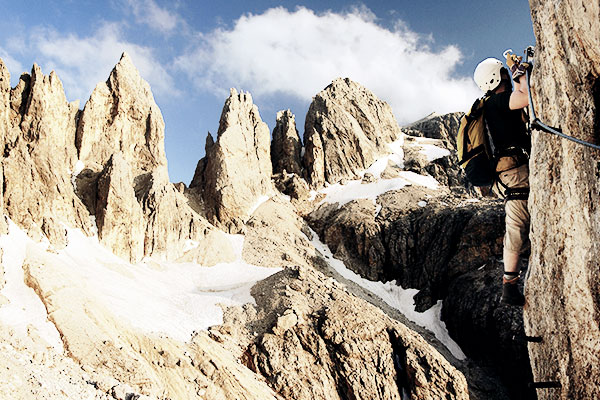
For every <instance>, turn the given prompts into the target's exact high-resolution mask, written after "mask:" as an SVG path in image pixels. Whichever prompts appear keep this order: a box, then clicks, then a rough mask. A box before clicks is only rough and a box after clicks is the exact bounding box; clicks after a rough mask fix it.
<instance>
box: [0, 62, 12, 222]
mask: <svg viewBox="0 0 600 400" xmlns="http://www.w3.org/2000/svg"><path fill="white" fill-rule="evenodd" d="M10 90H11V87H10V74H9V72H8V69H7V68H6V66H5V65H4V62H3V61H2V59H0V143H4V138H5V137H6V136H7V135H8V131H9V129H10ZM0 157H1V158H0V160H1V159H3V158H4V154H2V155H0ZM3 169H4V168H3V167H2V163H0V183H1V185H0V213H1V214H2V215H4V171H3ZM4 233H7V226H6V222H5V220H4V218H0V234H4Z"/></svg>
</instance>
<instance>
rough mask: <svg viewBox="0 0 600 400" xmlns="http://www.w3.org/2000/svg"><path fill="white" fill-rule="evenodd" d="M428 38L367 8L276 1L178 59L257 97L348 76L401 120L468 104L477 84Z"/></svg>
mask: <svg viewBox="0 0 600 400" xmlns="http://www.w3.org/2000/svg"><path fill="white" fill-rule="evenodd" d="M430 44H431V38H429V37H425V36H422V35H419V34H416V33H414V32H412V31H410V30H409V29H408V28H407V27H406V26H405V25H404V24H403V23H402V22H401V21H398V23H397V24H396V26H395V27H394V28H393V29H386V28H384V27H382V26H380V25H378V23H377V20H376V17H375V16H374V15H373V14H372V13H371V12H370V11H369V10H368V9H366V8H364V7H363V8H355V9H353V10H351V11H349V12H346V13H334V12H326V13H322V14H317V13H315V12H313V11H312V10H309V9H306V8H303V7H299V8H297V9H296V10H295V11H288V10H287V9H285V8H282V7H278V8H272V9H269V10H267V11H265V12H264V13H263V14H260V15H252V14H249V15H245V16H242V17H241V18H239V19H238V20H237V21H236V22H235V24H234V25H233V27H232V28H231V29H223V28H221V29H217V30H215V31H213V32H210V33H208V34H199V35H198V36H197V37H196V41H195V45H194V47H193V48H192V49H191V50H189V51H188V52H187V53H186V54H184V55H182V56H180V57H178V59H177V60H176V66H177V67H178V68H179V69H181V70H182V71H184V72H185V73H186V74H187V75H188V76H189V78H190V79H191V80H192V81H193V82H194V84H195V86H196V87H197V88H199V89H201V90H210V91H213V92H214V93H215V94H217V95H218V96H223V95H226V92H225V90H226V89H227V88H229V87H241V88H242V89H244V90H249V91H250V92H251V93H255V94H257V95H263V96H270V95H273V96H276V95H278V94H286V95H292V96H295V97H297V98H299V99H302V100H306V99H310V98H311V97H312V96H314V95H315V94H316V93H317V92H319V91H320V90H322V89H323V88H324V87H325V86H327V85H328V84H329V83H330V82H331V81H332V80H333V79H334V78H336V77H349V78H350V79H352V80H355V81H357V82H359V83H361V84H362V85H364V86H366V87H367V88H368V89H370V90H372V91H373V92H374V93H375V94H376V95H377V96H378V97H380V98H381V99H383V100H385V101H387V102H388V103H389V104H390V105H391V106H392V108H393V109H394V112H395V114H396V117H397V118H398V120H399V122H400V123H406V122H411V121H413V120H416V119H419V118H421V117H424V116H425V115H428V114H429V113H431V112H434V111H435V112H438V113H445V112H452V111H459V110H463V109H466V108H468V106H469V105H470V104H471V103H472V101H473V99H474V98H475V97H477V96H479V91H478V89H477V88H476V86H475V85H474V83H473V82H472V81H471V79H470V78H456V77H454V76H453V72H454V69H455V67H456V66H457V65H458V64H459V63H460V60H461V53H460V50H459V49H458V48H457V47H455V46H447V47H445V48H443V49H441V50H439V51H433V50H431V48H430V46H429V45H430Z"/></svg>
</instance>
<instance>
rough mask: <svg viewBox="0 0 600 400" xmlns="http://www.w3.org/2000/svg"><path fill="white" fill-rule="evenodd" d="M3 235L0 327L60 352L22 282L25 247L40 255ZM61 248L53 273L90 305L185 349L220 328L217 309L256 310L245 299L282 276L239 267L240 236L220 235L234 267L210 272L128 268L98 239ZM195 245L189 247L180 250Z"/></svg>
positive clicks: (168, 266)
mask: <svg viewBox="0 0 600 400" xmlns="http://www.w3.org/2000/svg"><path fill="white" fill-rule="evenodd" d="M9 229H10V231H9V232H10V233H9V234H8V235H3V236H0V247H2V249H3V251H4V256H3V265H4V271H5V279H6V285H5V287H4V288H3V289H2V291H1V292H0V293H1V294H2V295H4V296H5V297H6V298H8V300H9V301H10V303H9V304H7V305H5V306H3V307H1V308H0V321H1V322H2V323H3V324H6V325H8V326H11V327H13V328H15V329H17V330H19V331H21V332H22V333H23V334H24V335H25V334H26V331H27V326H28V325H30V324H31V325H33V326H34V327H35V328H37V330H38V331H39V334H40V336H41V337H42V338H44V339H45V340H46V341H47V342H48V343H50V344H51V345H52V346H53V347H55V348H56V349H57V350H59V351H61V352H62V351H63V345H62V341H61V339H60V335H59V333H58V331H57V330H56V327H55V326H54V325H53V324H52V323H50V322H49V321H48V316H47V313H46V309H45V307H44V305H43V303H42V302H41V300H40V299H39V297H38V296H37V294H36V293H35V292H34V291H33V290H32V289H31V288H29V287H28V286H26V285H25V283H24V282H23V269H22V265H23V261H24V260H25V257H26V252H27V247H28V246H39V248H42V249H43V250H46V249H47V244H43V243H42V244H40V243H35V242H33V241H32V240H31V239H30V238H29V237H27V234H26V233H25V232H24V231H22V230H21V229H20V228H19V227H18V226H17V225H15V224H14V223H12V222H10V221H9ZM67 234H68V245H67V247H66V248H65V249H63V250H61V251H60V252H59V253H58V255H57V256H56V257H58V258H59V259H60V262H59V263H57V264H58V265H56V268H60V269H63V270H64V272H65V273H66V274H67V275H69V276H71V277H72V278H73V281H74V282H80V285H81V287H82V288H84V289H85V290H86V292H87V293H89V295H90V297H91V298H92V299H93V300H94V301H97V302H98V303H99V304H101V305H103V306H104V307H106V308H107V309H108V310H109V311H110V312H111V313H112V314H113V315H114V316H115V317H116V318H117V319H123V320H124V321H126V322H128V323H130V324H131V325H132V326H134V327H136V328H139V329H140V330H142V331H143V332H146V333H159V334H165V335H167V336H170V337H172V338H174V339H177V340H181V341H187V340H189V339H190V337H191V335H192V334H193V332H194V331H197V330H202V329H207V328H208V327H210V326H213V325H218V324H222V323H223V311H222V309H221V307H220V305H225V306H231V305H243V304H246V303H255V301H254V298H253V297H252V296H251V294H250V289H251V288H252V286H254V284H255V283H256V282H258V281H260V280H262V279H265V278H267V277H269V276H271V275H273V274H274V273H276V272H279V271H281V268H265V267H258V266H254V265H250V264H248V263H246V262H245V261H243V259H242V250H243V247H244V236H242V235H227V240H229V241H230V243H231V245H232V247H233V249H234V251H235V254H236V260H235V261H234V262H230V263H221V264H217V265H215V266H213V267H204V266H202V265H199V264H197V263H170V262H164V261H158V260H154V259H152V258H146V259H144V260H143V261H142V262H140V263H138V264H130V263H128V262H126V261H124V260H123V259H121V258H119V257H117V256H115V255H114V254H113V253H111V252H110V251H109V250H108V249H106V248H105V247H103V246H102V245H101V244H100V243H99V241H98V238H97V237H87V236H85V235H84V234H83V233H82V232H81V231H80V230H78V229H68V230H67ZM197 245H198V243H196V242H193V241H188V242H187V243H186V247H188V248H192V247H193V246H197Z"/></svg>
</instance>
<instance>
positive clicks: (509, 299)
mask: <svg viewBox="0 0 600 400" xmlns="http://www.w3.org/2000/svg"><path fill="white" fill-rule="evenodd" d="M518 282H519V277H518V276H517V277H514V278H513V279H502V297H500V301H501V302H503V303H505V304H510V305H512V306H522V305H523V304H525V296H523V294H521V292H520V291H519V286H518Z"/></svg>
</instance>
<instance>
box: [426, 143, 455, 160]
mask: <svg viewBox="0 0 600 400" xmlns="http://www.w3.org/2000/svg"><path fill="white" fill-rule="evenodd" d="M420 146H421V150H419V152H420V153H422V154H425V156H426V157H427V161H429V162H432V161H434V160H437V159H438V158H442V157H447V156H449V155H450V151H449V150H448V149H445V148H443V147H438V146H435V145H433V144H420Z"/></svg>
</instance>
